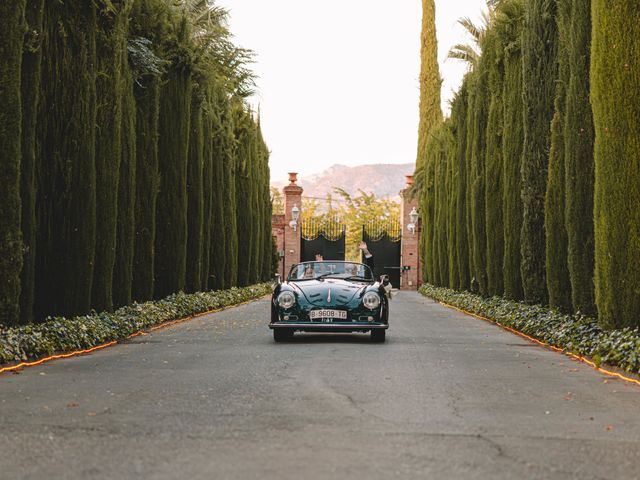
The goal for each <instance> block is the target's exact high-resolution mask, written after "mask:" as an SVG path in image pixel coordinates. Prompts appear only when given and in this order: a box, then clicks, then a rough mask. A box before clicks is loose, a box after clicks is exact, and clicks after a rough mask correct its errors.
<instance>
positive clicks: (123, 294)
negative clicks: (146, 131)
mask: <svg viewBox="0 0 640 480" xmlns="http://www.w3.org/2000/svg"><path fill="white" fill-rule="evenodd" d="M122 62H123V67H122V68H123V70H124V71H125V73H124V74H123V81H124V92H123V98H122V141H121V146H122V156H121V160H120V180H119V182H118V225H117V228H116V261H115V265H114V269H113V301H114V303H115V305H117V306H122V305H129V304H130V303H131V301H132V300H133V262H134V256H135V236H136V235H135V232H136V217H135V209H136V180H137V171H136V167H137V151H136V115H137V112H136V110H137V109H136V99H135V96H134V93H133V92H134V87H133V78H132V75H131V72H129V71H126V67H127V65H128V59H127V57H126V56H125V57H123V58H122Z"/></svg>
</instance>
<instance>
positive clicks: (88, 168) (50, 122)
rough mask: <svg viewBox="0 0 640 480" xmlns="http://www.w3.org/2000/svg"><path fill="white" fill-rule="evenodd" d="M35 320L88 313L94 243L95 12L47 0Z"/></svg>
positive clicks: (85, 5) (89, 4)
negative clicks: (50, 316)
mask: <svg viewBox="0 0 640 480" xmlns="http://www.w3.org/2000/svg"><path fill="white" fill-rule="evenodd" d="M45 25H46V33H45V35H44V38H45V42H44V46H43V64H42V97H41V99H42V101H41V102H40V105H39V111H40V116H41V118H42V119H43V121H42V122H41V123H40V124H41V127H39V128H38V130H39V132H40V135H41V139H40V145H41V148H40V149H39V151H40V155H41V162H39V164H40V168H39V169H38V170H39V171H38V173H39V176H38V209H37V212H38V213H37V218H38V228H37V239H36V243H37V244H38V248H37V250H36V271H37V272H38V274H37V276H36V309H35V311H36V317H37V318H43V317H45V316H47V315H65V316H73V315H77V314H84V313H87V312H89V310H90V308H91V288H92V283H93V265H94V253H95V241H96V190H95V188H96V166H95V125H96V89H95V83H96V74H97V72H96V65H97V61H96V45H95V42H96V31H97V24H96V11H95V6H94V3H93V2H64V3H61V2H46V3H45Z"/></svg>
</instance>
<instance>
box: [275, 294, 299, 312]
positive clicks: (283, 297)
mask: <svg viewBox="0 0 640 480" xmlns="http://www.w3.org/2000/svg"><path fill="white" fill-rule="evenodd" d="M295 303H296V297H295V296H294V295H293V293H291V292H282V293H281V294H280V295H278V305H280V307H282V308H284V309H285V310H287V309H289V308H291V307H293V306H294V305H295Z"/></svg>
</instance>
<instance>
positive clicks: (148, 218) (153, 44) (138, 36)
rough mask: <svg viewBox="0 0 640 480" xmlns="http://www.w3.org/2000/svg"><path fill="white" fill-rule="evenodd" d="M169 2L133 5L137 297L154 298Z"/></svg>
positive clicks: (134, 288) (134, 293)
mask: <svg viewBox="0 0 640 480" xmlns="http://www.w3.org/2000/svg"><path fill="white" fill-rule="evenodd" d="M168 8H169V7H168V6H167V4H166V3H164V2H162V1H160V0H139V1H135V2H134V5H133V12H132V15H131V17H132V20H131V33H130V36H131V38H132V40H133V41H135V43H137V44H138V45H139V47H140V49H141V51H142V53H144V55H139V57H140V58H142V59H145V60H147V61H144V62H138V63H139V65H137V68H136V69H135V71H134V74H135V78H134V80H135V81H134V96H135V102H136V119H135V129H136V131H135V138H136V166H135V170H136V178H135V195H134V197H135V198H134V201H135V204H134V218H135V231H134V247H133V285H132V297H133V299H134V300H136V301H147V300H151V299H152V298H153V292H154V287H155V277H154V271H155V241H156V206H157V199H158V191H159V188H160V171H159V158H158V137H159V128H160V93H161V78H160V76H161V75H162V72H163V68H164V67H165V66H166V65H163V61H162V60H161V58H160V50H161V49H160V47H161V42H162V40H163V38H165V37H167V36H168V34H167V32H166V30H167V28H168V26H169V24H168V22H165V18H166V14H167V10H168Z"/></svg>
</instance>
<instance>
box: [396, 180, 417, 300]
mask: <svg viewBox="0 0 640 480" xmlns="http://www.w3.org/2000/svg"><path fill="white" fill-rule="evenodd" d="M406 179H407V186H406V187H405V188H404V189H403V190H402V191H401V192H400V198H401V204H400V218H401V223H402V247H401V266H402V275H401V277H400V289H401V290H417V289H418V287H419V286H420V284H421V283H422V281H421V280H422V273H421V268H420V230H421V228H420V221H419V220H418V222H416V224H415V229H414V231H413V232H411V231H409V224H410V223H411V219H410V216H409V215H410V214H411V211H412V210H413V209H414V208H415V209H416V210H418V199H417V198H414V199H409V197H408V195H407V190H408V189H409V188H410V187H411V186H412V185H413V175H407V176H406Z"/></svg>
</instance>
